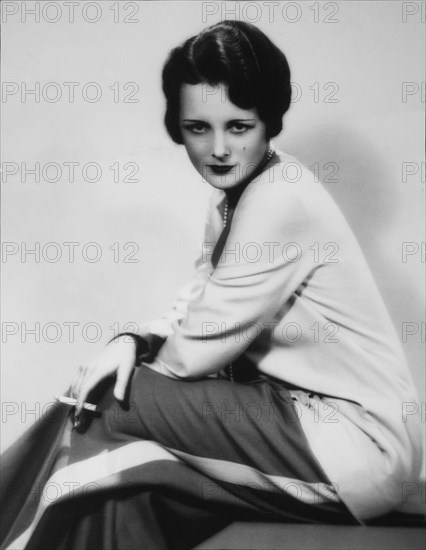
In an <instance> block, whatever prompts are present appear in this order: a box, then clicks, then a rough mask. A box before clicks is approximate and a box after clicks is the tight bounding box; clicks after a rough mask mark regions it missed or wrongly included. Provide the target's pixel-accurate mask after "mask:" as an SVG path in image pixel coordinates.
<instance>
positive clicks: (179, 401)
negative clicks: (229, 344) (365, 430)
mask: <svg viewBox="0 0 426 550" xmlns="http://www.w3.org/2000/svg"><path fill="white" fill-rule="evenodd" d="M97 393H98V395H97V396H96V395H92V396H91V399H92V400H95V401H98V403H99V408H100V413H99V414H98V415H94V414H93V413H90V412H87V411H86V412H85V417H84V421H83V425H82V427H81V428H79V430H78V431H75V430H74V431H73V430H72V422H71V418H70V417H71V416H72V414H71V412H70V409H69V407H68V406H67V405H63V404H58V405H56V406H55V407H53V408H52V409H51V410H50V412H49V413H48V414H47V415H46V416H45V417H44V418H43V419H42V420H41V421H40V422H39V423H38V424H36V425H35V426H34V427H33V428H32V429H31V430H30V431H29V432H27V434H26V435H25V436H24V437H23V438H21V440H19V442H18V443H16V444H15V445H14V446H13V447H12V448H11V449H9V451H7V452H6V453H5V455H4V456H3V480H2V481H3V483H2V487H3V491H2V512H3V518H2V531H1V539H2V546H1V548H2V550H5V549H10V550H11V549H13V550H19V549H20V548H27V549H32V550H49V549H52V550H53V549H55V550H86V549H87V550H89V549H90V550H96V549H99V550H100V549H102V550H106V549H111V550H122V549H123V550H124V549H126V550H133V549H135V550H136V549H139V550H140V549H142V548H143V549H144V550H149V549H162V550H164V549H167V548H170V549H175V548H179V549H181V548H191V547H193V546H195V545H196V544H198V543H199V542H201V541H202V540H205V539H206V538H208V537H209V536H211V535H212V534H214V533H215V532H216V531H218V530H220V529H222V528H223V527H225V526H226V525H228V524H229V523H231V522H232V521H234V520H250V519H252V520H257V521H292V522H295V521H296V522H297V521H303V522H306V521H307V522H327V521H328V522H333V523H356V520H355V519H354V518H353V516H352V515H351V514H350V513H349V511H348V510H347V508H346V507H345V506H344V504H342V502H341V501H340V499H339V498H338V496H337V494H336V491H335V488H334V487H333V485H332V483H331V482H330V480H328V479H327V477H326V476H325V474H324V472H323V470H322V468H321V466H320V465H319V463H318V461H317V459H316V458H315V457H314V455H313V454H312V452H311V450H310V448H309V445H308V442H307V440H306V436H305V435H304V433H303V431H302V429H301V427H300V423H299V421H298V418H297V412H296V409H295V407H294V401H293V399H292V398H291V395H290V393H289V392H288V390H287V389H286V387H285V386H284V385H283V384H282V383H280V382H278V381H275V380H273V379H270V380H258V381H255V382H251V383H231V382H229V381H228V380H223V379H204V380H199V381H193V382H186V381H176V380H172V379H170V378H167V377H165V376H162V375H160V374H157V373H155V372H153V371H151V370H149V369H147V368H146V367H141V368H137V369H135V374H134V377H133V380H132V384H131V390H130V393H129V396H128V399H127V400H126V403H125V404H122V405H121V404H119V403H118V402H117V401H115V399H114V397H113V394H112V383H111V381H107V382H106V383H105V384H104V385H103V387H99V389H98V392H97Z"/></svg>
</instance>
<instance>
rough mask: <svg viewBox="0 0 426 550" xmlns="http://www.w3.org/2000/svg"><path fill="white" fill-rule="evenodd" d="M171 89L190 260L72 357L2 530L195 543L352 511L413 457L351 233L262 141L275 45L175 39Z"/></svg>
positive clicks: (310, 183) (370, 511)
mask: <svg viewBox="0 0 426 550" xmlns="http://www.w3.org/2000/svg"><path fill="white" fill-rule="evenodd" d="M163 90H164V93H165V96H166V100H167V110H166V117H165V122H166V127H167V130H168V132H169V134H170V136H171V137H172V139H173V140H174V141H175V142H177V143H181V144H183V145H184V147H185V149H186V151H187V153H188V156H189V158H190V160H191V162H192V164H193V165H194V167H195V169H196V170H197V171H198V172H199V174H200V175H201V176H202V178H203V180H205V181H206V182H207V183H208V184H210V185H211V186H212V187H213V188H214V191H213V195H212V200H211V203H210V208H209V214H208V219H207V224H206V233H205V241H204V243H203V247H202V251H201V256H200V258H199V260H198V262H197V270H196V273H195V277H194V279H193V281H192V282H191V284H190V285H189V286H188V287H187V288H186V289H184V290H183V291H182V293H181V294H180V296H179V298H178V299H177V301H176V302H175V304H174V306H173V308H172V310H171V312H170V313H169V314H168V315H166V316H165V317H163V318H162V319H160V320H159V321H157V322H153V323H151V324H149V325H147V326H146V327H145V328H144V330H143V331H142V332H141V333H140V334H123V335H120V336H119V337H117V338H116V339H115V341H114V342H110V343H109V344H108V345H107V346H106V348H105V350H104V352H103V354H102V355H101V356H100V357H99V358H98V359H97V360H96V361H95V362H94V363H92V364H90V365H87V366H85V367H83V368H81V369H80V372H79V375H78V376H77V378H76V380H75V381H74V383H73V385H72V388H71V393H72V395H73V396H75V397H76V398H77V405H76V408H75V414H74V415H70V417H69V414H68V408H67V405H61V404H58V406H57V408H55V409H54V410H52V411H51V414H50V416H49V417H48V418H46V419H45V420H44V423H43V424H40V425H38V426H37V427H36V428H34V429H33V430H32V431H31V432H29V433H28V434H27V436H26V437H25V438H23V439H22V440H21V441H20V442H19V443H18V444H17V445H16V446H15V447H14V448H12V449H11V450H10V451H9V453H8V456H7V457H5V461H4V464H5V466H4V468H5V479H7V480H8V482H9V483H10V484H9V485H5V487H6V489H5V491H4V494H5V496H6V498H7V499H8V502H9V506H8V510H9V512H8V515H7V516H6V518H5V521H4V522H3V529H4V532H3V534H2V538H3V546H2V548H14V549H17V548H32V549H35V548H39V549H41V548H43V549H48V548H55V549H71V548H73V549H79V550H80V549H85V548H87V549H89V548H105V549H106V548H114V549H116V550H119V549H122V548H123V549H124V548H126V549H130V548H141V547H142V548H144V549H148V548H150V549H151V548H161V549H162V548H190V547H192V546H194V545H196V544H197V543H198V542H200V541H202V540H203V539H206V538H207V537H209V536H210V535H211V534H213V533H214V532H216V531H218V530H220V529H221V528H223V527H224V526H225V525H227V524H229V523H230V522H232V521H234V520H237V519H239V520H241V519H253V520H258V521H259V520H264V521H305V522H329V523H330V522H331V523H363V522H365V521H368V520H370V519H372V518H375V517H377V516H380V515H383V514H386V513H387V512H389V511H392V510H393V509H395V508H396V507H397V505H398V503H399V502H400V500H401V492H402V484H403V483H404V482H407V481H410V480H415V479H416V477H417V476H418V474H419V471H420V465H421V460H422V456H421V446H420V440H421V438H420V437H419V434H420V423H419V421H418V418H416V417H414V415H413V416H410V417H409V418H408V419H405V420H409V421H405V422H404V421H403V419H402V403H403V402H412V401H415V391H414V388H413V383H412V380H411V377H410V374H409V371H408V368H407V366H406V364H405V361H404V359H403V356H402V352H401V350H400V348H399V346H398V343H397V337H396V334H395V332H394V329H393V327H392V324H391V321H390V319H389V316H388V314H387V312H386V309H385V307H384V304H383V302H382V300H381V298H380V295H379V293H378V290H377V288H376V286H375V284H374V281H373V279H372V277H371V274H370V272H369V269H368V267H367V265H366V262H365V259H364V257H363V255H362V252H361V250H360V249H359V246H358V244H357V241H356V239H355V237H354V236H353V234H352V232H351V230H350V228H349V227H348V225H347V223H346V221H345V219H344V217H343V216H342V214H341V213H340V211H339V209H338V207H337V206H336V204H335V203H334V202H333V200H332V199H331V198H330V196H329V195H328V194H327V193H326V192H325V190H324V189H323V188H322V187H321V186H320V185H318V184H317V183H315V181H314V177H313V175H312V174H311V173H310V172H309V171H308V170H307V169H306V168H305V167H303V166H301V165H300V164H299V163H298V164H297V166H298V167H299V169H300V171H301V177H300V178H299V179H298V181H297V182H295V181H294V179H292V180H291V181H290V180H289V178H287V177H286V174H287V168H288V166H289V165H290V164H289V163H292V165H293V166H294V163H297V161H296V159H294V158H292V157H289V156H288V155H285V154H284V153H280V152H278V151H275V150H274V149H273V148H272V145H271V142H270V140H271V138H273V137H275V136H276V135H278V133H279V132H280V131H281V129H282V117H283V115H284V114H285V112H286V111H287V110H288V108H289V105H290V98H291V87H290V70H289V67H288V64H287V61H286V58H285V56H284V54H283V53H282V52H281V51H280V50H279V49H278V48H276V47H275V46H274V45H273V44H272V43H271V42H270V40H269V39H268V38H267V37H266V36H265V35H264V34H263V33H262V32H261V31H260V30H258V29H257V28H255V27H254V26H252V25H249V24H246V23H242V22H234V21H232V22H231V21H223V22H221V23H218V24H216V25H213V26H212V27H209V28H207V29H205V30H204V31H203V32H201V33H200V34H199V35H197V36H195V37H192V38H190V39H189V40H187V41H186V42H185V43H184V44H183V45H182V46H181V47H179V48H176V49H175V50H173V51H172V53H171V55H170V57H169V59H168V61H167V63H166V65H165V67H164V70H163ZM135 365H137V366H136V367H135ZM114 376H115V377H116V380H112V378H113V377H114ZM87 401H92V402H95V403H96V404H97V406H98V412H96V413H93V412H90V411H88V410H86V409H85V408H84V407H86V408H87V406H88V405H87V404H86V405H85V403H87ZM71 420H73V422H74V428H75V429H74V430H72V422H71ZM35 443H36V445H37V452H35ZM37 457H39V458H37ZM29 458H30V460H29ZM29 465H31V467H29ZM18 482H19V484H20V485H19V486H20V487H21V488H22V490H21V491H17V490H16V487H17V486H18V485H17V484H18ZM13 488H15V489H13ZM37 491H38V492H37ZM52 493H53V494H52ZM30 497H31V498H30Z"/></svg>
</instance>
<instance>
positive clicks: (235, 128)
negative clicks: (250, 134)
mask: <svg viewBox="0 0 426 550" xmlns="http://www.w3.org/2000/svg"><path fill="white" fill-rule="evenodd" d="M250 128H252V126H250V125H248V124H244V123H243V122H232V123H231V124H230V125H229V129H230V130H231V132H232V133H233V134H244V133H245V132H247V131H248V130H250Z"/></svg>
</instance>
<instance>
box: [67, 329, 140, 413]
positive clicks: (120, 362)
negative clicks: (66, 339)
mask: <svg viewBox="0 0 426 550" xmlns="http://www.w3.org/2000/svg"><path fill="white" fill-rule="evenodd" d="M135 362H136V342H135V341H134V340H133V339H132V338H131V337H129V336H120V337H118V338H116V339H115V340H113V341H112V342H110V343H109V344H108V345H107V346H106V348H105V349H104V351H103V352H102V353H101V355H100V356H99V357H97V358H96V359H95V360H94V361H92V362H91V363H89V364H87V365H84V366H81V367H80V368H79V371H78V374H77V375H76V377H75V379H74V381H73V384H72V386H71V392H72V395H73V397H75V398H76V399H77V405H76V410H75V416H76V417H78V415H79V414H80V412H81V410H82V408H83V403H84V402H85V400H86V398H87V396H88V394H89V393H90V392H91V391H92V390H93V388H94V387H95V386H96V385H97V384H98V383H99V382H100V381H101V380H103V379H104V378H106V377H108V376H111V375H113V374H116V376H117V381H116V383H115V386H114V397H115V398H116V399H118V400H119V401H122V400H123V399H124V396H125V393H126V389H127V384H128V382H129V379H130V376H131V374H132V372H133V369H134V367H135Z"/></svg>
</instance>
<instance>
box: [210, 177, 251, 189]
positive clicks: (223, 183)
mask: <svg viewBox="0 0 426 550" xmlns="http://www.w3.org/2000/svg"><path fill="white" fill-rule="evenodd" d="M203 179H204V180H205V181H206V182H207V183H209V184H210V185H211V186H212V187H215V188H216V189H223V190H226V189H232V188H233V187H237V186H238V185H239V184H240V183H241V182H242V181H243V180H242V179H241V178H239V179H237V180H235V177H232V176H228V177H224V176H211V175H210V174H209V175H208V176H204V175H203Z"/></svg>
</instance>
